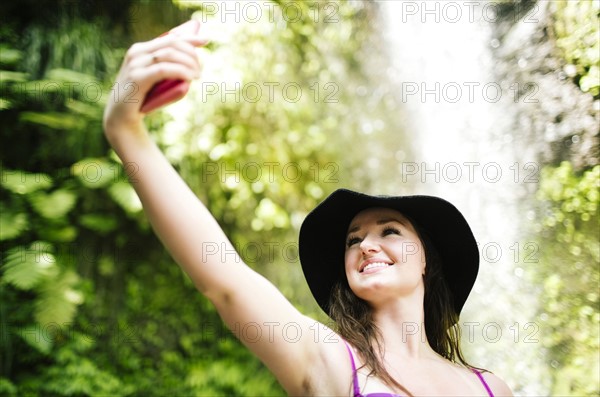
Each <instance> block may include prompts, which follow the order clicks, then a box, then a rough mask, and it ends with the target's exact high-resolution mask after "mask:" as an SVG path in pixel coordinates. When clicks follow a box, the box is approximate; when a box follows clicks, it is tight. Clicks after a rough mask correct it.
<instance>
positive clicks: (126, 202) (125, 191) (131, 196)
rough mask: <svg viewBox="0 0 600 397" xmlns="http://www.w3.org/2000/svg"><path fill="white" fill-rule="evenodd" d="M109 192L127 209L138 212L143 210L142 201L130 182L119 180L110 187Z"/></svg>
mask: <svg viewBox="0 0 600 397" xmlns="http://www.w3.org/2000/svg"><path fill="white" fill-rule="evenodd" d="M108 193H109V194H110V196H111V197H112V198H113V200H115V201H116V202H117V204H119V205H120V206H121V207H122V208H123V209H124V210H125V211H127V212H129V213H137V212H140V211H141V210H142V202H141V201H140V199H139V197H138V196H137V194H136V193H135V190H134V189H133V187H131V185H130V184H129V183H127V182H123V181H120V182H117V183H115V184H114V185H112V186H111V187H110V188H108Z"/></svg>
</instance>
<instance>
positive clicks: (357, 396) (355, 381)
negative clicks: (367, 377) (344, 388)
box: [342, 339, 361, 397]
mask: <svg viewBox="0 0 600 397" xmlns="http://www.w3.org/2000/svg"><path fill="white" fill-rule="evenodd" d="M342 340H343V339H342ZM344 343H345V344H346V349H348V354H349V355H350V362H352V384H353V385H354V397H361V394H360V388H359V387H358V377H357V376H356V364H355V363H354V354H352V349H351V348H350V345H349V344H348V342H346V341H345V340H344Z"/></svg>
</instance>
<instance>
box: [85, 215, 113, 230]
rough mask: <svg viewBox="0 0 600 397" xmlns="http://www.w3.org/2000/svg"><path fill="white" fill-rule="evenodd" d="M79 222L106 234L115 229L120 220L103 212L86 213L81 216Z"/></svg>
mask: <svg viewBox="0 0 600 397" xmlns="http://www.w3.org/2000/svg"><path fill="white" fill-rule="evenodd" d="M79 223H81V224H82V225H83V226H85V227H87V228H88V229H91V230H94V231H96V232H98V233H100V234H106V233H109V232H112V231H113V230H115V229H116V228H117V226H118V222H117V220H116V219H115V218H112V217H109V216H106V215H103V214H85V215H82V216H81V217H80V218H79Z"/></svg>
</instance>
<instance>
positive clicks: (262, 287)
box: [104, 33, 511, 396]
mask: <svg viewBox="0 0 600 397" xmlns="http://www.w3.org/2000/svg"><path fill="white" fill-rule="evenodd" d="M205 43H206V42H205V41H204V40H202V38H201V37H199V36H197V35H189V34H184V33H182V34H181V35H178V36H176V35H168V36H164V37H160V38H157V39H154V40H152V41H149V42H145V43H138V44H134V45H133V46H132V47H131V48H130V49H129V51H128V52H127V55H126V57H125V60H124V63H123V65H122V67H121V70H120V72H119V74H118V76H117V81H116V83H115V85H114V92H113V95H112V96H111V98H110V100H109V102H108V104H107V107H106V110H105V115H104V130H105V134H106V137H107V139H108V141H109V142H110V144H111V145H112V147H113V148H114V150H115V151H116V153H117V154H118V155H119V157H120V158H121V159H122V160H123V162H125V163H135V164H136V165H137V166H136V167H135V170H136V173H135V176H134V178H132V184H133V186H134V188H135V189H136V192H137V193H138V195H139V197H140V199H141V201H142V203H143V205H144V209H145V212H146V214H147V216H148V218H149V219H150V222H151V223H152V225H153V228H154V230H155V231H156V233H157V234H158V236H159V237H160V239H161V240H162V242H163V243H164V245H165V246H166V247H167V248H168V250H169V251H170V253H171V254H172V256H173V257H174V259H175V260H176V261H177V262H178V263H179V265H180V266H181V267H182V269H183V270H184V271H185V272H186V273H187V274H188V275H189V277H190V278H191V279H192V280H193V282H194V284H195V285H196V287H197V288H198V289H199V290H200V292H202V293H203V294H204V295H205V296H206V297H207V298H208V299H209V300H210V301H211V302H212V303H213V304H214V305H215V307H216V309H217V310H218V312H219V314H220V315H221V317H222V318H223V320H224V321H225V323H226V324H227V325H228V326H229V327H230V328H231V329H243V328H244V327H243V325H244V324H250V323H252V324H253V326H258V327H260V328H261V335H268V337H261V338H258V339H257V338H256V335H255V334H252V335H250V333H244V332H241V333H240V334H239V335H238V337H239V338H240V340H241V341H242V342H243V343H244V344H245V345H246V346H247V347H248V348H249V349H250V350H251V351H252V352H253V353H254V354H256V355H257V356H258V357H259V358H260V359H261V360H262V362H263V363H265V365H266V366H267V367H268V368H269V369H270V370H271V371H272V373H273V374H274V375H275V377H276V378H277V379H278V380H279V382H280V383H281V385H282V386H283V388H284V389H285V390H286V391H287V392H288V393H289V394H291V395H328V396H334V395H335V396H344V395H345V396H348V395H355V396H360V395H368V394H370V393H387V394H386V395H392V393H401V394H403V395H415V396H417V395H428V396H434V395H444V396H445V395H460V396H486V395H496V396H501V395H511V392H510V390H509V389H508V387H507V386H506V385H505V384H504V382H502V381H501V380H500V379H499V378H497V377H496V376H494V375H493V374H491V373H489V372H483V373H480V372H478V371H475V370H473V369H472V368H471V367H468V366H465V365H461V364H457V363H455V362H454V361H458V362H462V363H464V361H463V360H462V356H461V355H460V351H459V350H458V343H457V341H456V339H452V338H451V337H449V336H448V335H453V332H452V330H453V329H454V328H452V325H453V324H455V323H456V322H457V320H458V314H459V313H460V310H461V308H462V306H463V304H464V301H465V300H466V297H467V295H468V294H469V291H470V289H471V287H472V285H473V282H474V280H475V277H476V274H477V268H478V254H477V246H476V245H475V240H474V238H473V236H472V234H471V231H470V229H469V227H468V225H467V223H466V221H465V220H464V218H463V217H462V215H461V214H460V213H459V212H458V210H456V208H454V207H453V206H452V205H451V204H449V203H447V202H445V201H443V200H441V199H437V198H432V197H418V196H416V197H389V198H382V197H371V196H366V195H361V194H359V193H355V192H350V191H347V190H339V191H337V192H335V193H333V194H332V195H331V196H330V197H329V198H328V199H326V200H325V201H324V202H323V203H322V204H320V205H319V206H318V207H317V208H316V209H315V210H314V211H313V212H312V213H311V214H309V216H308V217H307V219H306V220H305V222H304V224H303V226H302V229H301V232H300V259H301V262H302V267H303V270H304V272H305V275H306V278H307V281H308V283H309V286H310V288H311V291H312V292H313V294H314V295H315V298H316V299H317V302H318V303H319V304H320V305H321V307H322V308H323V309H324V310H326V311H327V312H328V313H329V314H330V315H331V316H332V318H334V319H335V320H336V321H337V323H338V326H339V331H338V333H336V332H333V331H332V330H330V329H329V328H327V327H325V326H324V325H323V324H319V323H317V322H315V321H314V320H312V319H311V318H308V317H306V316H304V315H302V314H301V313H299V312H298V311H297V310H296V309H295V308H294V307H293V306H292V305H291V304H290V303H289V302H288V301H287V300H286V299H285V298H284V296H283V295H282V294H281V293H280V292H279V291H278V290H277V289H276V288H275V287H274V286H273V285H272V284H271V283H270V282H269V281H267V280H266V279H265V278H263V277H262V276H261V275H259V274H257V273H256V272H254V271H253V270H252V269H251V268H249V267H248V266H246V265H245V264H244V263H243V262H242V261H241V260H240V259H239V258H237V257H236V258H233V257H232V255H230V254H228V255H204V254H203V247H205V246H206V244H204V243H207V242H210V243H212V244H211V247H214V246H218V247H225V248H223V249H225V250H226V252H228V253H230V252H232V251H233V250H234V249H233V246H232V245H231V243H230V242H229V241H228V239H227V237H226V236H225V235H224V233H223V231H222V230H221V228H220V227H219V225H218V224H217V222H216V221H215V219H214V218H213V217H212V216H211V214H210V213H209V212H208V210H207V209H206V207H204V205H203V204H202V203H201V202H200V201H199V200H198V199H197V198H196V196H195V195H194V194H193V193H192V191H191V190H190V189H189V188H188V187H187V186H186V184H185V183H184V182H183V180H182V179H181V178H180V177H179V175H177V173H176V172H175V170H174V169H173V168H172V167H171V165H170V164H169V163H168V161H167V160H166V159H165V157H164V156H163V155H162V153H161V152H160V150H159V149H158V148H157V146H156V145H155V144H154V143H153V142H152V140H151V139H150V137H149V136H148V133H147V131H146V129H145V126H144V123H143V118H144V114H143V113H141V112H140V104H141V103H142V101H143V99H144V97H145V95H146V93H147V92H148V91H149V90H150V89H151V87H153V86H154V84H156V83H157V82H159V81H161V80H163V79H181V80H192V79H196V78H198V77H199V74H200V64H199V61H198V59H197V56H196V53H195V48H196V47H197V46H201V45H204V44H205ZM131 83H133V84H131ZM127 88H129V89H127ZM128 169H133V167H128ZM166 192H168V194H165V193H166ZM215 243H216V244H215ZM240 325H241V326H240ZM290 327H292V328H293V329H294V332H281V331H282V330H284V329H287V330H288V331H289V328H290ZM291 333H293V334H294V335H293V337H290V334H291Z"/></svg>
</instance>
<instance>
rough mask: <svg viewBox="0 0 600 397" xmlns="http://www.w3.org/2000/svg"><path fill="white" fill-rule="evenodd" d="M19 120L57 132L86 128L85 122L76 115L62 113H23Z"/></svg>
mask: <svg viewBox="0 0 600 397" xmlns="http://www.w3.org/2000/svg"><path fill="white" fill-rule="evenodd" d="M19 120H21V121H23V122H27V123H33V124H40V125H43V126H45V127H48V128H52V129H55V130H73V129H81V128H83V127H84V123H85V121H84V120H83V119H82V118H81V117H78V116H77V115H74V114H69V113H60V112H21V113H20V114H19Z"/></svg>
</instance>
